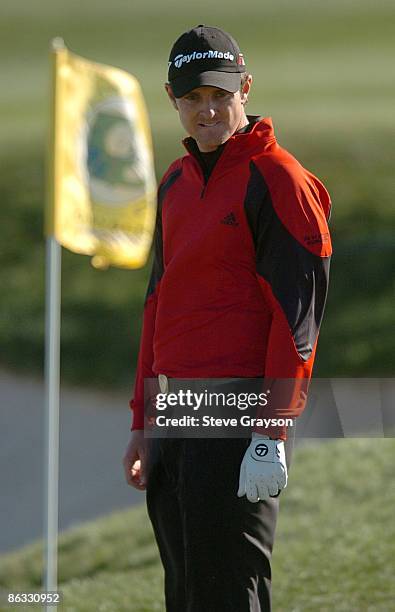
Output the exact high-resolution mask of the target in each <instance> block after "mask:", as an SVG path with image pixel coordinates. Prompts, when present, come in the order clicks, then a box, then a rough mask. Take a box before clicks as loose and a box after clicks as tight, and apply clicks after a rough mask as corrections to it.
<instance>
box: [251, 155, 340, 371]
mask: <svg viewBox="0 0 395 612" xmlns="http://www.w3.org/2000/svg"><path fill="white" fill-rule="evenodd" d="M250 172H251V174H250V179H249V182H248V186H247V193H246V198H245V202H244V208H245V213H246V216H247V220H248V223H249V226H250V229H251V233H252V237H253V240H254V244H255V250H256V271H257V273H258V274H259V275H260V276H261V277H263V278H264V279H265V280H266V281H267V282H268V283H269V285H270V287H271V289H272V292H273V295H274V296H275V298H276V300H277V302H278V303H279V305H280V307H281V308H282V310H283V312H284V314H285V316H286V318H287V321H288V324H289V327H290V330H291V333H292V336H293V340H294V343H295V346H296V350H297V351H298V354H299V357H300V358H301V359H302V360H303V361H307V360H308V359H309V357H310V355H311V353H312V351H313V348H314V345H315V342H316V340H317V336H318V332H319V327H320V324H321V321H322V317H323V314H324V306H325V301H326V295H327V288H328V281H329V263H330V257H320V256H317V255H315V254H313V253H311V251H309V250H307V249H306V248H304V247H303V246H302V244H301V243H300V242H299V241H298V240H297V239H296V238H295V237H294V236H293V235H292V234H290V233H289V231H288V230H287V229H286V228H285V227H284V225H283V224H282V222H281V221H280V219H279V217H278V216H277V213H276V211H275V209H274V207H273V202H272V199H271V194H270V192H269V189H268V187H267V184H266V182H265V179H264V178H263V176H262V174H261V173H260V171H259V170H258V168H257V167H256V166H255V164H254V163H253V162H251V164H250Z"/></svg>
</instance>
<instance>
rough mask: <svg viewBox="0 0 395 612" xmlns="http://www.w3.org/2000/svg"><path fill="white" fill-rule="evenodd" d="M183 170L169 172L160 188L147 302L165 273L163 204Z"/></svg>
mask: <svg viewBox="0 0 395 612" xmlns="http://www.w3.org/2000/svg"><path fill="white" fill-rule="evenodd" d="M181 172H182V169H181V168H177V170H174V171H173V172H171V173H170V174H169V176H168V177H167V178H166V179H165V180H164V182H162V183H161V184H160V186H159V189H158V208H157V212H156V223H155V233H154V241H153V243H154V244H153V246H154V261H153V265H152V271H151V276H150V280H149V283H148V288H147V293H146V296H145V302H146V301H147V300H148V298H149V297H150V295H151V294H152V293H154V291H155V288H156V286H157V284H158V283H159V281H160V280H161V278H162V275H163V233H162V206H163V201H164V199H165V196H166V194H167V192H168V190H169V189H170V187H171V186H172V185H173V184H174V183H175V181H176V180H177V179H178V177H179V176H180V174H181Z"/></svg>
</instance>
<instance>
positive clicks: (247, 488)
mask: <svg viewBox="0 0 395 612" xmlns="http://www.w3.org/2000/svg"><path fill="white" fill-rule="evenodd" d="M251 438H252V439H251V444H250V445H249V447H248V448H247V450H246V452H245V455H244V457H243V461H242V462H241V467H240V479H239V490H238V492H237V496H238V497H243V495H246V496H247V499H248V500H249V501H250V502H257V501H259V500H261V501H264V500H265V499H268V498H269V497H270V496H276V495H278V493H279V492H280V491H281V490H282V489H285V487H286V486H287V479H288V473H287V463H286V460H285V450H284V442H283V441H282V440H271V439H270V438H269V436H264V435H261V434H258V433H255V432H254V433H253V434H252V436H251Z"/></svg>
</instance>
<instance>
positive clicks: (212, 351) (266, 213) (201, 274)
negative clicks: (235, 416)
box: [130, 118, 332, 439]
mask: <svg viewBox="0 0 395 612" xmlns="http://www.w3.org/2000/svg"><path fill="white" fill-rule="evenodd" d="M184 145H185V146H186V148H187V150H188V154H187V155H185V156H184V157H182V158H181V159H178V160H176V161H175V162H174V163H173V164H172V165H171V166H170V167H169V169H168V170H167V172H166V173H165V175H164V177H163V179H162V181H161V183H160V186H159V190H158V213H157V222H156V230H155V237H154V249H155V256H154V264H153V269H152V273H151V278H150V282H149V286H148V290H147V295H146V301H145V308H144V320H143V330H142V337H141V344H140V352H139V358H138V367H137V375H136V382H135V392H134V399H133V400H132V401H131V402H130V406H131V408H132V410H133V412H134V419H133V425H132V430H133V429H142V428H143V427H144V379H145V378H153V377H155V376H157V375H158V373H163V374H166V375H167V376H169V377H173V378H222V377H226V378H228V377H229V378H231V377H248V378H253V377H258V376H262V377H266V378H269V379H272V380H275V379H293V380H295V385H294V387H295V393H294V395H293V397H292V398H291V397H290V399H289V402H287V405H284V403H283V400H282V404H281V405H279V404H278V403H277V405H276V402H273V410H272V413H271V414H270V416H277V417H280V416H281V417H284V416H291V417H296V416H298V415H299V414H300V412H301V411H302V410H303V408H304V403H305V402H304V401H300V400H301V397H302V400H303V398H305V395H304V392H305V391H306V388H307V385H308V381H309V379H310V376H311V372H312V367H313V362H314V356H315V351H316V346H317V339H318V333H319V328H320V324H321V321H322V317H323V312H324V306H325V300H326V295H327V287H328V278H329V262H330V255H331V252H332V248H331V240H330V235H329V230H328V226H327V220H328V218H329V214H330V206H331V202H330V197H329V195H328V192H327V191H326V189H325V187H324V186H323V185H322V183H321V182H320V181H319V180H318V179H317V178H316V177H315V176H314V175H313V174H311V173H310V172H309V171H308V170H306V169H305V168H303V167H302V166H301V165H300V163H299V162H298V161H297V160H296V159H295V158H294V157H293V156H292V155H290V153H288V152H287V151H285V150H284V149H283V148H281V147H280V146H279V145H278V144H277V142H276V138H275V136H274V131H273V126H272V122H271V119H270V118H266V119H260V120H257V121H256V122H255V123H254V124H253V125H252V126H251V129H250V130H249V131H248V132H244V133H236V134H234V135H233V136H232V137H231V138H230V139H229V140H228V141H227V142H226V144H225V146H224V147H223V151H222V153H221V155H220V157H219V159H218V161H217V162H216V164H215V166H214V168H213V170H212V172H211V174H210V176H209V178H208V180H207V177H205V174H204V172H203V168H202V165H201V163H200V161H199V155H198V152H197V151H196V144H195V143H194V141H193V140H192V139H191V138H187V139H186V140H185V141H184ZM298 380H299V381H300V383H301V384H300V385H298V384H297V381H298ZM265 416H266V415H265ZM265 433H267V434H268V435H271V436H272V437H281V438H283V439H285V438H286V428H281V427H280V428H272V429H270V430H265Z"/></svg>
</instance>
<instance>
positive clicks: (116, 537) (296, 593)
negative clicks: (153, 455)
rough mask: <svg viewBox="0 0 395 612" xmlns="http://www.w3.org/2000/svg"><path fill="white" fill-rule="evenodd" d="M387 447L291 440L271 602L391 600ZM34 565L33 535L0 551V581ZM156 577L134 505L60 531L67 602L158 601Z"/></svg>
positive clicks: (390, 451)
mask: <svg viewBox="0 0 395 612" xmlns="http://www.w3.org/2000/svg"><path fill="white" fill-rule="evenodd" d="M394 452H395V442H394V440H390V439H384V440H373V439H370V440H366V439H365V440H364V439H352V440H351V439H342V440H337V441H330V442H326V443H321V444H318V445H316V444H309V445H306V446H304V447H300V448H298V449H296V451H295V453H294V458H293V464H292V466H291V470H290V481H289V486H288V488H287V489H286V491H284V493H283V495H282V499H281V511H280V515H279V522H278V527H277V536H276V543H275V549H274V556H273V595H274V607H273V609H274V610H275V612H317V610H320V612H331V611H332V610H336V611H339V612H354V611H355V612H375V611H376V610H378V611H381V612H388V611H389V610H390V609H392V605H393V601H394V599H395V587H394V582H393V571H392V567H393V547H392V543H393V541H394V537H395V527H394V522H393V507H394V503H395V489H394V487H393V486H391V483H392V480H393V474H392V470H393V458H394ZM41 572H42V547H41V545H40V544H39V543H36V544H34V545H31V546H29V547H26V548H24V549H22V550H20V551H17V552H14V553H12V554H8V555H4V556H3V557H0V590H4V589H9V590H11V591H12V590H16V589H19V590H22V589H31V590H34V589H38V588H39V587H40V584H41ZM162 580H163V574H162V569H161V565H160V562H159V557H158V553H157V549H156V545H155V543H154V540H153V534H152V530H151V526H150V524H149V521H148V518H147V515H146V510H145V508H144V507H138V508H136V509H133V510H130V511H126V512H125V511H124V512H119V513H116V514H113V515H111V516H109V517H105V518H102V519H100V520H97V521H94V522H91V523H87V524H85V525H82V526H80V527H78V528H75V529H73V530H70V531H68V532H65V533H64V534H62V535H61V537H60V542H59V585H60V586H59V588H60V589H61V590H62V591H63V593H64V602H65V603H64V606H62V607H61V609H64V610H65V611H67V612H74V611H75V612H96V611H98V610H100V611H107V610H108V611H110V612H112V611H113V610H117V611H119V612H123V611H125V612H126V611H127V612H154V611H156V610H158V611H161V610H163V609H164V608H163V595H162V589H163V586H162ZM1 609H5V608H1ZM19 609H21V608H19ZM29 609H31V608H29Z"/></svg>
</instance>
